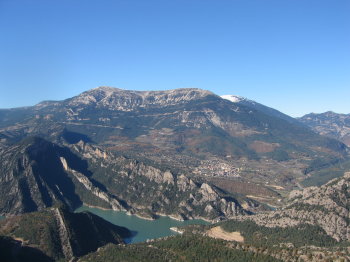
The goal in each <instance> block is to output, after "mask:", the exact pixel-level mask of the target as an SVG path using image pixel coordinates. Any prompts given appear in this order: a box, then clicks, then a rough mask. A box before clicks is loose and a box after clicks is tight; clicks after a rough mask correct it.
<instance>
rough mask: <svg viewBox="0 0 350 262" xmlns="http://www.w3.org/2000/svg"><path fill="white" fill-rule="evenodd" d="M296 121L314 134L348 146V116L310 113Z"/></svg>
mask: <svg viewBox="0 0 350 262" xmlns="http://www.w3.org/2000/svg"><path fill="white" fill-rule="evenodd" d="M298 120H299V121H300V122H302V123H303V124H305V125H307V126H309V127H311V128H312V129H313V130H314V131H315V132H317V133H319V134H321V135H325V136H329V137H332V138H335V139H338V140H339V141H342V142H343V143H344V144H346V145H348V146H350V114H347V115H346V114H337V113H334V112H331V111H329V112H325V113H322V114H315V113H311V114H307V115H305V116H303V117H301V118H299V119H298Z"/></svg>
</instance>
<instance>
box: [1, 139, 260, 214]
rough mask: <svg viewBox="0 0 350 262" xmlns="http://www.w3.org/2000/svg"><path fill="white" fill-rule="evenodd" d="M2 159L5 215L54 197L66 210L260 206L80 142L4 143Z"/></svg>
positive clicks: (202, 210) (227, 210)
mask: <svg viewBox="0 0 350 262" xmlns="http://www.w3.org/2000/svg"><path fill="white" fill-rule="evenodd" d="M67 146H68V145H67ZM1 163H2V165H1V173H0V186H1V188H2V190H1V199H0V212H1V214H6V215H8V214H19V213H24V212H31V211H36V210H42V209H44V208H46V207H50V206H53V205H54V204H55V203H57V202H62V203H65V204H66V205H67V206H69V207H70V208H71V209H74V208H76V207H78V206H79V205H81V204H82V203H86V204H90V205H94V206H100V207H104V208H111V209H114V210H127V211H129V212H130V213H137V214H141V215H143V216H147V217H151V218H152V217H155V215H156V214H166V215H172V216H175V217H177V218H179V219H192V218H198V217H201V218H205V219H219V218H226V217H232V216H236V215H239V214H247V213H249V212H250V210H255V208H258V207H259V205H258V203H257V202H256V201H252V200H250V199H248V198H245V197H242V196H241V197H239V198H237V197H236V196H234V195H232V194H228V193H226V192H224V191H222V190H220V189H218V188H215V187H213V186H211V185H210V184H208V183H205V182H201V181H194V180H193V179H191V178H188V177H187V176H186V175H185V174H175V173H172V172H171V171H170V170H161V169H159V168H156V167H153V166H151V165H147V164H145V163H142V162H139V161H136V160H133V159H128V158H125V157H123V156H116V155H114V154H113V153H111V152H108V151H104V150H102V149H100V148H99V147H97V146H92V145H90V144H87V143H84V142H82V141H81V142H79V143H77V144H73V145H70V148H68V147H62V146H58V145H56V144H53V143H51V142H48V141H46V140H44V139H41V138H37V137H34V138H27V139H25V140H24V141H22V142H20V143H18V144H16V145H14V146H12V147H8V148H7V149H6V150H5V151H4V152H3V154H1ZM242 205H244V206H245V208H246V209H244V208H243V207H242Z"/></svg>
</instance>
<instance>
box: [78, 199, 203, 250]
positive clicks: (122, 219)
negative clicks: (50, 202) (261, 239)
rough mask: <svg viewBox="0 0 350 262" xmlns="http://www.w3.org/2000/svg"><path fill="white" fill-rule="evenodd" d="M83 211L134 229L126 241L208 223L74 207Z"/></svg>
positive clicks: (155, 237) (144, 239)
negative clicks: (133, 234) (151, 217)
mask: <svg viewBox="0 0 350 262" xmlns="http://www.w3.org/2000/svg"><path fill="white" fill-rule="evenodd" d="M84 211H89V212H91V213H93V214H95V215H97V216H100V217H101V218H103V219H105V220H107V221H109V222H110V223H112V224H115V225H118V226H122V227H126V228H128V229H129V230H130V231H134V232H135V233H136V234H135V236H134V237H132V238H131V239H128V241H127V242H128V243H139V242H145V241H147V240H148V239H157V238H163V237H168V236H173V235H177V234H178V232H175V231H173V230H172V229H171V228H176V227H183V226H186V225H193V224H201V225H208V224H210V223H208V222H207V221H204V220H200V219H195V220H185V221H180V220H175V219H174V218H171V217H169V216H168V215H165V216H159V217H157V219H149V218H144V217H142V216H140V215H137V214H131V213H128V212H127V211H116V210H112V209H106V208H103V209H102V208H100V207H91V205H83V206H81V207H79V208H77V209H75V212H84Z"/></svg>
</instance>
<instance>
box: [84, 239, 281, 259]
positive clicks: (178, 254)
mask: <svg viewBox="0 0 350 262" xmlns="http://www.w3.org/2000/svg"><path fill="white" fill-rule="evenodd" d="M227 244H228V242H226V241H223V240H217V239H213V238H209V237H204V236H201V235H193V234H185V235H178V236H174V237H169V238H167V239H165V240H157V241H153V242H149V243H141V244H133V245H126V246H125V245H124V246H116V245H108V246H105V247H104V248H102V249H100V250H99V251H98V252H96V253H92V254H89V255H87V256H85V257H83V258H82V259H81V261H94V262H100V261H101V262H102V261H235V262H240V261H242V262H243V261H244V262H249V261H254V262H263V261H269V262H270V261H271V262H273V261H279V260H277V259H274V258H272V257H271V256H268V255H263V254H256V253H253V252H249V251H243V250H237V249H234V248H231V247H229V246H228V245H227Z"/></svg>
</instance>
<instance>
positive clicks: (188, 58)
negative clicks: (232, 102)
mask: <svg viewBox="0 0 350 262" xmlns="http://www.w3.org/2000/svg"><path fill="white" fill-rule="evenodd" d="M101 85H107V86H114V87H119V88H123V89H132V90H163V89H174V88H180V87H198V88H202V89H207V90H210V91H212V92H214V93H216V94H219V95H223V94H235V95H240V96H244V97H248V98H249V99H253V100H256V101H258V102H260V103H263V104H265V105H267V106H271V107H274V108H276V109H278V110H280V111H282V112H284V113H287V114H289V115H292V116H301V115H303V114H306V113H309V112H324V111H327V110H333V111H335V112H338V113H350V1H349V0H50V1H48V0H0V108H8V107H17V106H26V105H34V104H36V103H38V102H40V101H42V100H61V99H65V98H68V97H71V96H74V95H77V94H79V93H81V92H83V91H85V90H88V89H91V88H94V87H97V86H101Z"/></svg>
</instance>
